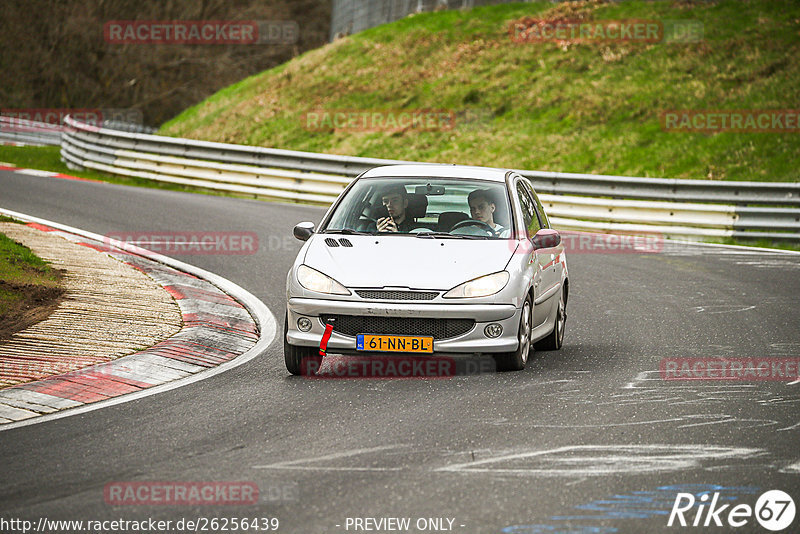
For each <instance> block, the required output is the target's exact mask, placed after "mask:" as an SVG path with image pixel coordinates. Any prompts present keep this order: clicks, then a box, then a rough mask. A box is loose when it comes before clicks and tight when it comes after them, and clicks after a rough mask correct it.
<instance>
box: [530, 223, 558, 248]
mask: <svg viewBox="0 0 800 534" xmlns="http://www.w3.org/2000/svg"><path fill="white" fill-rule="evenodd" d="M531 243H532V244H533V250H539V249H540V248H553V247H557V246H558V245H559V244H561V234H559V233H558V232H556V231H555V230H553V229H550V228H542V229H541V230H539V231H538V232H536V235H534V236H533V238H532V239H531Z"/></svg>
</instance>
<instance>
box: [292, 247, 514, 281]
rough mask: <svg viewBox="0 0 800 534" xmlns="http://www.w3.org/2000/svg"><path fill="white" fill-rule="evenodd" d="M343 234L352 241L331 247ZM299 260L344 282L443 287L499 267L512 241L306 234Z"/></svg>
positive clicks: (506, 255) (504, 264)
mask: <svg viewBox="0 0 800 534" xmlns="http://www.w3.org/2000/svg"><path fill="white" fill-rule="evenodd" d="M342 238H344V239H347V240H349V241H350V242H351V243H352V244H353V246H352V247H346V246H341V245H340V246H337V247H332V246H330V245H329V244H328V243H326V239H335V240H336V241H337V242H340V240H341V239H342ZM311 239H312V240H313V241H312V242H311V243H309V247H308V249H307V252H306V257H305V260H304V262H303V263H305V264H306V265H308V266H309V267H312V268H314V269H316V270H318V271H320V272H322V273H325V274H327V275H328V276H330V277H332V278H334V279H335V280H337V281H338V282H340V283H341V284H343V285H345V286H347V287H373V288H381V287H408V288H411V289H438V290H446V289H450V288H452V287H455V286H457V285H458V284H461V283H463V282H466V281H468V280H472V279H473V278H477V277H479V276H482V275H485V274H491V273H494V272H497V271H502V270H503V269H504V268H505V267H506V265H507V264H508V260H509V258H510V257H511V254H512V253H513V252H514V250H515V248H516V246H517V242H516V241H513V240H507V239H497V240H488V239H487V240H477V239H476V240H471V239H447V238H445V239H430V238H419V237H412V236H405V235H404V236H399V235H396V236H342V235H337V234H318V235H315V236H313V237H312V238H311Z"/></svg>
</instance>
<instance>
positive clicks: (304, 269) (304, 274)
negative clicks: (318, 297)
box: [297, 265, 350, 295]
mask: <svg viewBox="0 0 800 534" xmlns="http://www.w3.org/2000/svg"><path fill="white" fill-rule="evenodd" d="M297 281H298V282H300V285H301V286H303V287H304V288H306V289H310V290H311V291H316V292H317V293H328V294H332V295H349V294H350V291H349V290H348V289H347V288H346V287H344V286H343V285H342V284H340V283H339V282H337V281H336V280H334V279H333V278H331V277H330V276H326V275H324V274H322V273H321V272H319V271H317V270H315V269H312V268H311V267H309V266H308V265H301V266H300V267H298V268H297Z"/></svg>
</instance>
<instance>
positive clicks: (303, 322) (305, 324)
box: [297, 317, 311, 332]
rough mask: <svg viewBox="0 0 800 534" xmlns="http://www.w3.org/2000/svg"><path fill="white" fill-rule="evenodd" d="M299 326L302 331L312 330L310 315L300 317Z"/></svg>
mask: <svg viewBox="0 0 800 534" xmlns="http://www.w3.org/2000/svg"><path fill="white" fill-rule="evenodd" d="M297 328H299V329H300V331H301V332H308V331H309V330H311V319H309V318H308V317H300V318H299V319H298V320H297Z"/></svg>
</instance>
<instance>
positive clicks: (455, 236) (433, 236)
mask: <svg viewBox="0 0 800 534" xmlns="http://www.w3.org/2000/svg"><path fill="white" fill-rule="evenodd" d="M417 237H428V238H430V239H436V238H437V237H443V238H445V239H489V236H485V235H466V234H449V233H447V232H420V233H418V234H417Z"/></svg>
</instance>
